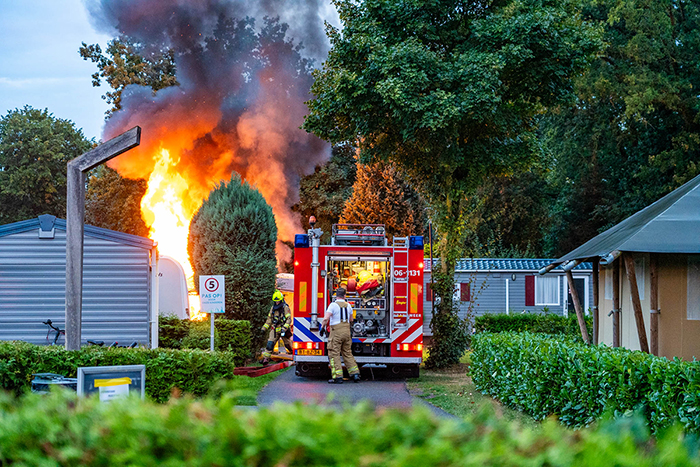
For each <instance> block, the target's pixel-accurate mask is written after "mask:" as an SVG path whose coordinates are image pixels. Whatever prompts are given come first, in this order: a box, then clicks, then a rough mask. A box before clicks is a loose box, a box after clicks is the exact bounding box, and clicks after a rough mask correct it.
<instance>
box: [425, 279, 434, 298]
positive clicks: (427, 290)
mask: <svg viewBox="0 0 700 467" xmlns="http://www.w3.org/2000/svg"><path fill="white" fill-rule="evenodd" d="M425 300H426V301H427V302H432V301H433V288H432V287H431V284H430V282H428V284H427V285H426V287H425Z"/></svg>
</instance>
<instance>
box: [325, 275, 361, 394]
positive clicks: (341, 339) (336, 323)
mask: <svg viewBox="0 0 700 467" xmlns="http://www.w3.org/2000/svg"><path fill="white" fill-rule="evenodd" d="M335 297H336V301H335V302H333V303H331V304H330V305H328V309H326V314H325V315H324V316H323V322H322V323H321V327H322V328H324V329H325V327H326V325H328V324H330V326H331V334H330V337H329V338H328V359H329V360H330V363H331V373H332V376H333V377H332V378H331V379H330V380H329V381H328V382H329V383H331V384H342V382H343V366H342V364H341V361H340V356H341V355H342V356H343V361H344V362H345V367H346V368H347V369H348V373H349V374H350V377H351V378H352V379H353V381H355V382H356V383H358V382H359V381H360V370H359V368H358V367H357V362H356V361H355V357H353V356H352V336H351V334H350V322H351V321H352V320H353V319H354V318H355V312H354V310H353V309H352V307H351V306H350V304H349V303H348V302H346V301H345V289H343V288H342V287H340V288H338V289H336V291H335Z"/></svg>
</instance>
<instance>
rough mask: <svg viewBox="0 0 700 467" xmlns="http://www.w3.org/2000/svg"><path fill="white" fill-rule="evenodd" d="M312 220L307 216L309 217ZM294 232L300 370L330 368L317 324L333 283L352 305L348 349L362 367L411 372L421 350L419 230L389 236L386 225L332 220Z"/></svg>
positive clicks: (296, 354)
mask: <svg viewBox="0 0 700 467" xmlns="http://www.w3.org/2000/svg"><path fill="white" fill-rule="evenodd" d="M312 221H313V218H312ZM322 234H323V232H322V231H321V229H318V228H314V223H313V222H311V229H309V230H308V233H307V234H298V235H296V236H295V240H294V291H295V293H294V336H293V347H294V362H295V363H296V373H297V375H299V376H314V375H323V374H327V373H328V371H329V370H328V350H327V342H328V339H327V337H326V336H324V337H321V336H320V335H319V326H320V324H321V321H322V320H323V315H324V313H325V310H326V308H327V307H328V305H330V304H331V303H332V302H333V300H334V299H335V291H336V290H337V289H338V288H339V287H343V288H345V289H346V291H347V294H346V301H347V302H348V303H349V304H350V305H351V306H352V308H353V309H354V311H355V316H354V319H353V321H352V322H351V330H352V353H353V355H354V356H355V359H356V360H357V363H358V365H360V366H361V367H363V366H365V367H369V368H374V367H381V368H384V367H386V368H389V369H390V371H391V373H393V374H394V375H401V376H412V377H417V376H418V371H419V366H420V363H421V361H422V356H423V299H422V297H423V265H424V263H423V237H420V236H410V237H394V239H393V243H392V245H389V244H388V241H387V238H386V232H385V227H384V225H380V224H335V225H333V227H332V232H331V234H332V235H331V243H330V245H321V235H322Z"/></svg>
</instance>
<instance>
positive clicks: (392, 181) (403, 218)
mask: <svg viewBox="0 0 700 467" xmlns="http://www.w3.org/2000/svg"><path fill="white" fill-rule="evenodd" d="M341 222H345V223H351V224H384V225H385V228H386V233H387V235H388V237H389V239H392V238H393V237H394V236H397V235H398V236H399V237H406V236H408V235H423V231H424V230H425V228H426V226H427V224H428V218H427V213H426V206H425V202H424V201H423V199H422V198H421V197H420V195H419V194H418V193H417V192H416V191H415V190H414V189H413V188H411V186H410V185H409V184H408V183H406V181H405V180H404V178H403V177H402V176H401V174H400V173H399V172H398V171H397V170H396V167H395V166H394V164H392V163H388V162H375V163H373V164H360V165H359V166H358V169H357V180H356V181H355V184H354V185H353V191H352V196H350V198H349V199H348V200H347V201H346V203H345V208H344V210H343V216H342V219H341Z"/></svg>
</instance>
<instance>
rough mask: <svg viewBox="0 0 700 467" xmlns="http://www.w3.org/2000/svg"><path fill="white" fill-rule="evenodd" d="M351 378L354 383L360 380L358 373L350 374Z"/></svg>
mask: <svg viewBox="0 0 700 467" xmlns="http://www.w3.org/2000/svg"><path fill="white" fill-rule="evenodd" d="M352 380H353V381H354V382H356V383H359V382H360V374H359V373H355V374H354V375H352Z"/></svg>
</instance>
